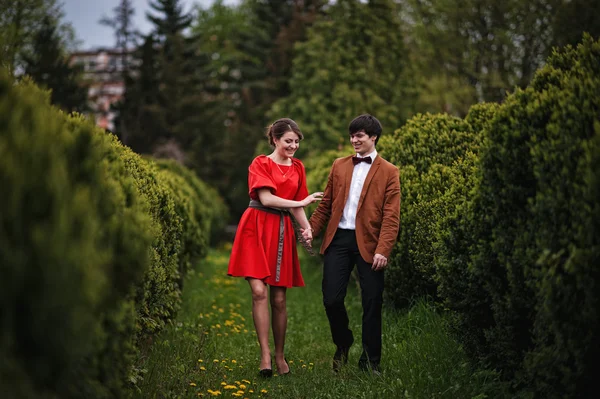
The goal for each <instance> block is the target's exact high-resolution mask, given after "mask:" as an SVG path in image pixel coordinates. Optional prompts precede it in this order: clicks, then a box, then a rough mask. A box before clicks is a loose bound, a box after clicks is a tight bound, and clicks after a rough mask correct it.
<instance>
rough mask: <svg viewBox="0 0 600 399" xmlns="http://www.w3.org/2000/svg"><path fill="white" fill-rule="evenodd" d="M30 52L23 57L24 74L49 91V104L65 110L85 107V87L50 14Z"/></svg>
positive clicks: (76, 109) (77, 109)
mask: <svg viewBox="0 0 600 399" xmlns="http://www.w3.org/2000/svg"><path fill="white" fill-rule="evenodd" d="M32 50H33V51H32V53H31V55H29V56H27V57H25V74H26V75H29V76H30V77H31V78H32V79H33V80H34V81H35V82H36V83H37V84H38V85H39V86H41V87H44V88H46V89H50V90H51V102H52V104H54V105H56V106H58V107H60V108H61V109H63V110H65V111H67V112H73V111H78V112H83V111H85V110H86V109H87V106H86V104H87V88H86V87H85V86H84V85H83V82H82V76H81V70H80V69H79V68H78V67H76V66H71V65H69V60H68V58H67V55H66V54H65V52H64V50H63V46H62V43H61V38H60V36H59V34H58V32H57V26H56V22H54V21H53V20H52V18H51V17H50V16H46V17H45V18H44V20H43V21H42V25H41V27H40V29H39V31H38V32H37V33H36V34H35V36H34V38H33V43H32Z"/></svg>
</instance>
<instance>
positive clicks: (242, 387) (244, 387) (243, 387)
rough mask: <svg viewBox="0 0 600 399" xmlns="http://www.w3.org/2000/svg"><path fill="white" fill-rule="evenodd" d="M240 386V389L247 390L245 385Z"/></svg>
mask: <svg viewBox="0 0 600 399" xmlns="http://www.w3.org/2000/svg"><path fill="white" fill-rule="evenodd" d="M238 385H239V386H240V389H246V386H245V385H244V384H238Z"/></svg>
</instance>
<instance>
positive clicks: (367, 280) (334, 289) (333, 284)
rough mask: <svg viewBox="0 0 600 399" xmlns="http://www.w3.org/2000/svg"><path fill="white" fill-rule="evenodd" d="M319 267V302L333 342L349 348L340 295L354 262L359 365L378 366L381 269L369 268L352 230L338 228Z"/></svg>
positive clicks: (345, 318) (351, 336)
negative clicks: (359, 324) (359, 299)
mask: <svg viewBox="0 0 600 399" xmlns="http://www.w3.org/2000/svg"><path fill="white" fill-rule="evenodd" d="M324 263H325V265H324V270H323V285H322V290H323V304H324V305H325V311H326V313H327V318H328V319H329V326H330V328H331V337H332V338H333V342H334V343H335V345H337V346H338V347H340V348H349V347H350V346H351V345H352V343H353V342H354V337H353V335H352V331H351V330H350V328H349V326H348V313H347V312H346V306H345V304H344V299H345V298H346V290H347V288H348V281H349V280H350V275H351V273H352V269H354V265H356V268H357V271H358V277H359V282H360V289H361V294H362V308H363V317H362V347H363V351H362V355H361V357H360V360H359V365H361V366H365V365H371V366H378V365H379V362H380V360H381V307H382V304H383V277H384V273H383V271H377V272H376V271H373V270H372V269H371V266H372V265H371V264H370V263H367V262H366V261H365V260H364V259H363V258H362V256H360V252H359V250H358V245H357V243H356V234H355V231H354V230H343V229H338V230H337V232H336V233H335V236H334V237H333V240H332V241H331V244H330V245H329V247H328V248H327V250H326V251H325V259H324Z"/></svg>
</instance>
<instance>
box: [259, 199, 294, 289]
mask: <svg viewBox="0 0 600 399" xmlns="http://www.w3.org/2000/svg"><path fill="white" fill-rule="evenodd" d="M248 207H249V208H254V209H258V210H261V211H264V212H269V213H274V214H276V215H279V243H278V246H277V269H276V270H277V271H276V273H275V282H279V275H280V272H281V259H282V258H283V237H284V236H285V221H284V220H285V216H290V217H291V216H292V214H291V213H290V211H289V210H287V209H281V208H271V207H269V206H264V205H263V204H261V203H260V201H256V200H250V204H249V205H248Z"/></svg>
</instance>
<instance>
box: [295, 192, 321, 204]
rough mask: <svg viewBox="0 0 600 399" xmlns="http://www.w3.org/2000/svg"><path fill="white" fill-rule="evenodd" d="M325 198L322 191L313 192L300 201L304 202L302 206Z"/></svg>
mask: <svg viewBox="0 0 600 399" xmlns="http://www.w3.org/2000/svg"><path fill="white" fill-rule="evenodd" d="M322 199H323V193H322V192H316V193H312V194H311V195H309V196H308V197H306V198H304V199H303V200H302V201H300V202H301V203H302V206H303V207H305V206H308V205H310V204H312V203H313V202H317V201H321V200H322Z"/></svg>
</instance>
